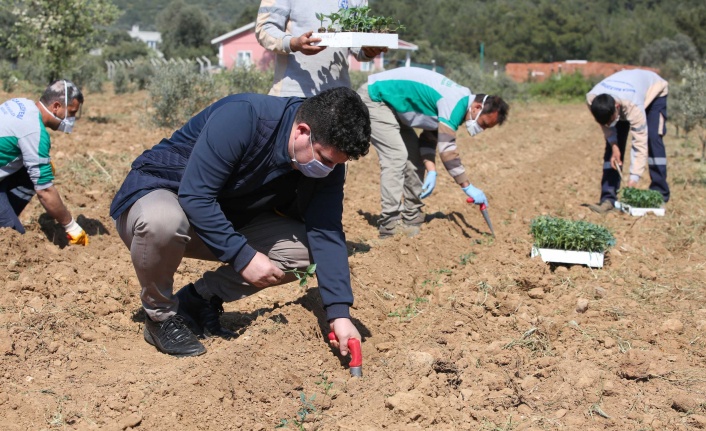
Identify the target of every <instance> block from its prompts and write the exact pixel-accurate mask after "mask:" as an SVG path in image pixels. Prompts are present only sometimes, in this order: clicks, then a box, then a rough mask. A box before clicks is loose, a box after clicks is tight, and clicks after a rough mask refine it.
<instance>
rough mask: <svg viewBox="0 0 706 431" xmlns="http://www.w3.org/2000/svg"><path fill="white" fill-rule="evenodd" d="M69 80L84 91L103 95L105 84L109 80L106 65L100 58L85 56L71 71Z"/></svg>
mask: <svg viewBox="0 0 706 431" xmlns="http://www.w3.org/2000/svg"><path fill="white" fill-rule="evenodd" d="M68 78H69V79H71V81H73V82H74V84H76V85H78V87H79V88H80V89H82V90H83V91H89V92H91V93H102V92H103V83H104V82H105V81H106V80H107V79H108V76H107V74H106V73H105V64H104V63H103V60H101V58H100V57H95V56H85V57H83V58H81V60H79V61H78V62H76V64H75V65H74V67H73V68H72V69H71V71H70V72H69V73H68Z"/></svg>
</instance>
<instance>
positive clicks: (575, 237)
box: [530, 216, 615, 253]
mask: <svg viewBox="0 0 706 431" xmlns="http://www.w3.org/2000/svg"><path fill="white" fill-rule="evenodd" d="M530 233H531V234H532V236H534V246H535V247H537V248H552V249H559V250H574V251H590V252H597V253H602V252H605V251H606V250H607V249H608V248H610V247H612V246H614V245H615V238H614V237H613V235H612V234H611V233H610V231H609V230H608V229H606V228H605V227H603V226H599V225H596V224H593V223H589V222H586V221H580V220H579V221H572V220H566V219H562V218H558V217H550V216H541V217H537V218H535V219H533V220H532V223H531V225H530Z"/></svg>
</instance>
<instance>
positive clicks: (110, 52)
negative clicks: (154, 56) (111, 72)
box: [103, 30, 150, 61]
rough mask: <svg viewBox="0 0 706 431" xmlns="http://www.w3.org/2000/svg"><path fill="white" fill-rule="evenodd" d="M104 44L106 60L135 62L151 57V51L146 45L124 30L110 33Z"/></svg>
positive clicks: (104, 57)
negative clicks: (135, 60)
mask: <svg viewBox="0 0 706 431" xmlns="http://www.w3.org/2000/svg"><path fill="white" fill-rule="evenodd" d="M103 44H104V46H105V47H104V48H103V59H104V60H110V61H115V60H133V59H136V58H140V57H148V56H149V55H150V50H149V48H148V47H147V44H146V43H144V42H143V41H141V40H138V39H133V38H132V37H130V35H129V34H127V32H126V31H124V30H113V31H111V32H109V33H108V34H107V35H106V38H105V41H104V42H103Z"/></svg>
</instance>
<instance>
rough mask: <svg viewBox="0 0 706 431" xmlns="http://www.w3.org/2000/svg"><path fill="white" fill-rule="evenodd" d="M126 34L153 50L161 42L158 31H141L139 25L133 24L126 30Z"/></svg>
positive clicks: (160, 35)
mask: <svg viewBox="0 0 706 431" xmlns="http://www.w3.org/2000/svg"><path fill="white" fill-rule="evenodd" d="M127 34H129V35H130V37H132V38H133V39H140V40H141V41H143V42H144V43H146V44H147V46H148V47H150V48H152V49H154V50H156V49H157V45H158V44H160V43H162V33H160V32H158V31H141V30H140V26H139V25H133V26H132V30H130V31H128V32H127Z"/></svg>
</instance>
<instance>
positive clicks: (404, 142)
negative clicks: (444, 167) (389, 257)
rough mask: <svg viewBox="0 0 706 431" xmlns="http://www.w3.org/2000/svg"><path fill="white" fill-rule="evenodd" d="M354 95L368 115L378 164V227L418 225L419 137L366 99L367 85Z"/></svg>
mask: <svg viewBox="0 0 706 431" xmlns="http://www.w3.org/2000/svg"><path fill="white" fill-rule="evenodd" d="M358 95H359V96H360V98H361V99H362V100H363V103H365V105H366V106H367V107H368V111H369V112H370V128H371V136H370V137H371V141H372V144H373V147H375V150H376V152H377V154H378V159H379V161H380V201H381V207H382V210H381V213H380V226H391V225H392V224H394V223H395V222H396V221H397V220H400V219H402V220H403V221H405V222H407V223H410V224H418V223H419V220H420V219H421V220H423V214H422V207H423V206H424V203H422V199H421V198H420V197H419V195H420V194H422V179H423V178H424V164H423V163H422V160H421V155H420V154H419V137H418V136H417V134H416V133H415V131H414V129H412V128H411V127H408V126H405V125H404V124H400V123H399V122H398V121H397V117H396V116H395V113H394V112H393V111H392V109H390V107H389V106H387V105H386V104H385V103H382V102H374V101H373V100H372V99H370V95H369V94H368V84H363V86H361V87H360V89H359V90H358Z"/></svg>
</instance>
